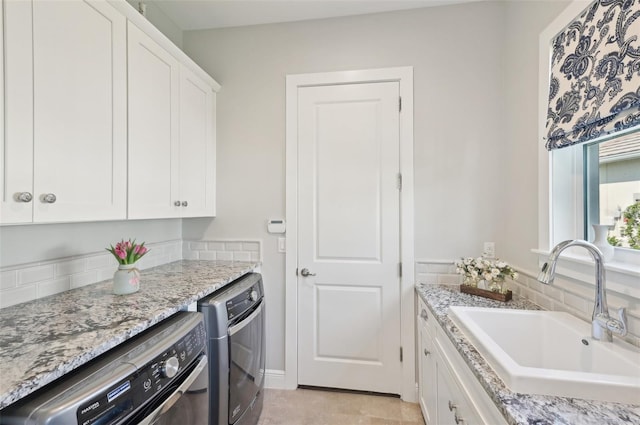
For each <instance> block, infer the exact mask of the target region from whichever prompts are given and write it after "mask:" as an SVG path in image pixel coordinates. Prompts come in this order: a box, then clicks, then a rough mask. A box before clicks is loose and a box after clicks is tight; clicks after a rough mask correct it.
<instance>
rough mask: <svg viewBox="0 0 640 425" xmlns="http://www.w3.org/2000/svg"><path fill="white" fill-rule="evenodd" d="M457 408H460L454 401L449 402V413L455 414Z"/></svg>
mask: <svg viewBox="0 0 640 425" xmlns="http://www.w3.org/2000/svg"><path fill="white" fill-rule="evenodd" d="M457 408H458V405H457V404H455V403H454V402H453V401H451V400H449V411H450V412H453V411H454V410H455V409H457Z"/></svg>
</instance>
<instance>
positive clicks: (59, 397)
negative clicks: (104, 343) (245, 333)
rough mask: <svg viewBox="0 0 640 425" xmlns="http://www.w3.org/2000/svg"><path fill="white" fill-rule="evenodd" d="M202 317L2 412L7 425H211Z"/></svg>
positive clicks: (158, 332) (177, 321) (161, 330)
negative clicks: (209, 424)
mask: <svg viewBox="0 0 640 425" xmlns="http://www.w3.org/2000/svg"><path fill="white" fill-rule="evenodd" d="M202 318H203V316H202V314H200V313H187V312H181V313H178V314H176V315H174V316H172V317H171V318H169V319H167V320H165V321H163V322H161V323H160V324H158V325H156V326H154V327H153V328H151V329H149V330H148V331H146V332H144V333H143V334H141V335H140V336H138V337H135V338H134V339H132V340H131V341H128V342H125V343H124V344H122V345H120V346H118V347H116V348H115V349H113V350H111V351H109V352H107V353H106V354H103V355H102V356H101V357H99V358H97V359H95V360H93V361H92V362H90V363H89V364H87V365H85V366H82V367H81V368H80V369H79V370H78V371H76V372H74V373H71V374H69V375H68V376H65V377H63V378H62V379H61V380H59V381H56V382H54V383H52V384H50V385H48V386H46V387H44V388H43V389H42V390H39V391H38V392H36V393H34V394H32V395H31V396H29V397H27V398H26V399H24V400H20V401H19V402H17V403H15V404H13V405H10V406H8V407H7V408H5V409H3V410H1V411H0V423H2V424H7V425H14V424H25V425H26V424H29V425H40V424H42V425H45V424H46V425H115V424H117V425H124V424H126V425H133V424H142V425H151V424H153V425H176V424H180V425H207V424H208V423H209V403H208V401H209V367H208V358H207V355H206V344H207V342H206V335H205V328H204V323H203V320H202Z"/></svg>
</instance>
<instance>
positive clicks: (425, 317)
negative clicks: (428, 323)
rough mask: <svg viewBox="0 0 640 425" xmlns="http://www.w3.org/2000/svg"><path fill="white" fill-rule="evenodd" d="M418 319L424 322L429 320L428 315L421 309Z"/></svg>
mask: <svg viewBox="0 0 640 425" xmlns="http://www.w3.org/2000/svg"><path fill="white" fill-rule="evenodd" d="M420 317H422V318H423V319H424V320H427V319H428V318H429V315H428V314H427V310H425V309H424V308H423V309H422V311H421V312H420Z"/></svg>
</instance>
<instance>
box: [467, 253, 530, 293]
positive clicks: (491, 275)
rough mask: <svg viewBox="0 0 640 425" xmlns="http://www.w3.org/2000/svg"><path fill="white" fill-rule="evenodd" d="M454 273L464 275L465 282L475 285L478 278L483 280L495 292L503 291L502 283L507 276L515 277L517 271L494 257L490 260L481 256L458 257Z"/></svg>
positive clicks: (516, 276)
mask: <svg viewBox="0 0 640 425" xmlns="http://www.w3.org/2000/svg"><path fill="white" fill-rule="evenodd" d="M455 265H456V273H458V274H461V275H463V276H464V277H465V284H466V285H469V284H470V282H473V283H471V285H472V286H477V282H478V281H479V280H484V281H485V282H486V284H487V286H488V288H489V289H491V290H493V291H497V292H504V289H503V288H502V284H503V283H504V281H505V279H506V278H507V277H510V278H511V279H517V278H518V273H516V271H515V270H514V269H513V268H512V267H511V266H510V265H509V264H507V263H506V262H504V261H502V260H500V259H495V260H490V259H487V258H483V257H478V258H473V257H466V258H460V259H459V260H457V261H456V262H455Z"/></svg>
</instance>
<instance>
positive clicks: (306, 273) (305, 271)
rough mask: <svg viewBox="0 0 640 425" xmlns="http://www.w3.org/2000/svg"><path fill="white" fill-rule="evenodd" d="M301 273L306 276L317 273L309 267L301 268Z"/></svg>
mask: <svg viewBox="0 0 640 425" xmlns="http://www.w3.org/2000/svg"><path fill="white" fill-rule="evenodd" d="M300 274H301V275H302V276H304V277H307V276H315V275H316V274H315V273H311V272H310V271H309V269H307V268H304V269H302V270H300Z"/></svg>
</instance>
